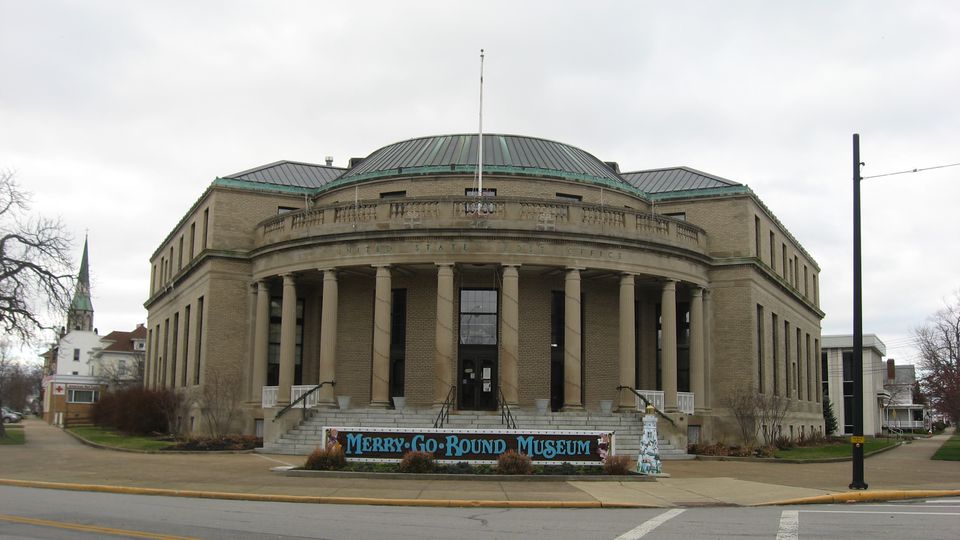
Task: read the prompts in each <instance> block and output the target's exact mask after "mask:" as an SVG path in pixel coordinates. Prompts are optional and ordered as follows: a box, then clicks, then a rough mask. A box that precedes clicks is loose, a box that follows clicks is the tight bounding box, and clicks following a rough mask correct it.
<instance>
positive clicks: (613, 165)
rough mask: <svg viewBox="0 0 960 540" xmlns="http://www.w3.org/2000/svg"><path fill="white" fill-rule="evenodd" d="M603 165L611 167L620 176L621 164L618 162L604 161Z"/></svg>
mask: <svg viewBox="0 0 960 540" xmlns="http://www.w3.org/2000/svg"><path fill="white" fill-rule="evenodd" d="M603 164H604V165H606V166H607V167H610V169H611V170H612V171H613V172H615V173H617V174H620V164H619V163H617V162H616V161H604V162H603Z"/></svg>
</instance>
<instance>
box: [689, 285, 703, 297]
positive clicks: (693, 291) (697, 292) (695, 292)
mask: <svg viewBox="0 0 960 540" xmlns="http://www.w3.org/2000/svg"><path fill="white" fill-rule="evenodd" d="M690 296H701V297H702V296H703V287H700V286H699V285H694V286H693V287H691V288H690Z"/></svg>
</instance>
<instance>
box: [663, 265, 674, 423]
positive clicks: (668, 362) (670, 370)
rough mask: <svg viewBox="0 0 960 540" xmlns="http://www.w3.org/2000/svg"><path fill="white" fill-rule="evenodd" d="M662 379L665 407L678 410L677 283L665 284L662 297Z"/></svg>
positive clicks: (669, 282) (671, 281)
mask: <svg viewBox="0 0 960 540" xmlns="http://www.w3.org/2000/svg"><path fill="white" fill-rule="evenodd" d="M660 378H661V383H662V384H663V388H662V390H663V405H664V408H665V409H666V410H668V411H676V410H677V282H676V281H674V280H672V279H671V280H668V281H667V282H666V283H664V284H663V293H662V295H661V297H660Z"/></svg>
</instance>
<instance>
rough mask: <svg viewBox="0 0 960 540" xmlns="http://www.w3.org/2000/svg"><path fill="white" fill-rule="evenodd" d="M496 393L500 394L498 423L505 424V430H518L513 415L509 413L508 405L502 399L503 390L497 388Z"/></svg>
mask: <svg viewBox="0 0 960 540" xmlns="http://www.w3.org/2000/svg"><path fill="white" fill-rule="evenodd" d="M497 392H498V393H499V394H500V403H499V405H500V423H501V424H505V425H506V426H507V429H519V428H517V419H516V418H514V417H513V413H512V412H511V411H510V404H508V403H507V400H506V399H505V398H504V397H503V389H502V388H500V387H499V386H498V387H497Z"/></svg>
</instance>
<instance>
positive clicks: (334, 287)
mask: <svg viewBox="0 0 960 540" xmlns="http://www.w3.org/2000/svg"><path fill="white" fill-rule="evenodd" d="M339 304H340V301H339V287H338V284H337V270H336V269H335V268H328V269H324V270H323V298H322V300H321V308H320V376H319V377H318V380H317V384H320V383H323V382H330V381H336V378H337V306H339ZM335 395H336V393H335V388H334V386H333V385H332V384H325V385H323V386H322V387H321V388H320V389H319V390H317V406H318V407H321V408H333V407H335V406H336V400H335V399H334V396H335Z"/></svg>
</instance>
